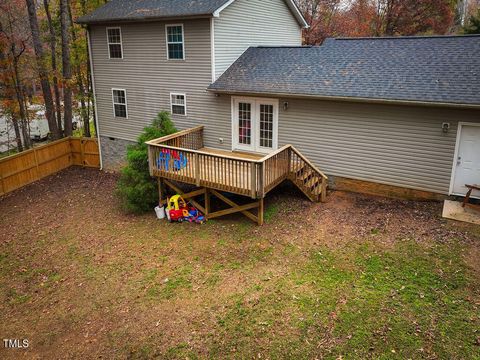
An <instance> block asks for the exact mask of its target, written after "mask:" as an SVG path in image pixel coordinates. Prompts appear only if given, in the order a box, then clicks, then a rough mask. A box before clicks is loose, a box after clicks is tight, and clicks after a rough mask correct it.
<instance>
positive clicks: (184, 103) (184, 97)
mask: <svg viewBox="0 0 480 360" xmlns="http://www.w3.org/2000/svg"><path fill="white" fill-rule="evenodd" d="M178 95H180V96H183V107H184V108H185V114H174V113H173V105H175V106H182V105H180V104H174V103H173V102H172V96H178ZM170 114H172V115H173V116H187V95H186V94H185V93H177V92H171V93H170Z"/></svg>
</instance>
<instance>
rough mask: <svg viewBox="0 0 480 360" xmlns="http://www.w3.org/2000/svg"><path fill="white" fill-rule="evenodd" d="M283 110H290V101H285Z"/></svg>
mask: <svg viewBox="0 0 480 360" xmlns="http://www.w3.org/2000/svg"><path fill="white" fill-rule="evenodd" d="M283 110H284V111H287V110H288V101H285V102H284V103H283Z"/></svg>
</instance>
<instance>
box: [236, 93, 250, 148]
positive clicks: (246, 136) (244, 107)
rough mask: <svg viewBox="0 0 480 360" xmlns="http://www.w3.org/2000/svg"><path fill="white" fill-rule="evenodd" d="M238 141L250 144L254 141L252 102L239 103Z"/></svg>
mask: <svg viewBox="0 0 480 360" xmlns="http://www.w3.org/2000/svg"><path fill="white" fill-rule="evenodd" d="M238 142H239V144H244V145H250V144H251V143H252V104H250V103H248V102H241V103H239V104H238Z"/></svg>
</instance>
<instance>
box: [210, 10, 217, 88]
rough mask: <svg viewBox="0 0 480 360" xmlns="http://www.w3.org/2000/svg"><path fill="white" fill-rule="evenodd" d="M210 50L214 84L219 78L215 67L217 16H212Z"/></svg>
mask: <svg viewBox="0 0 480 360" xmlns="http://www.w3.org/2000/svg"><path fill="white" fill-rule="evenodd" d="M210 43H211V45H210V52H211V56H212V60H211V63H212V84H213V83H214V82H215V80H216V79H217V77H216V74H215V73H216V71H217V70H216V68H215V18H214V17H212V18H210Z"/></svg>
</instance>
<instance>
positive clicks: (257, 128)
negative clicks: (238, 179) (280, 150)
mask: <svg viewBox="0 0 480 360" xmlns="http://www.w3.org/2000/svg"><path fill="white" fill-rule="evenodd" d="M232 113H233V117H232V118H233V119H232V120H233V129H232V130H233V131H232V136H233V141H232V146H233V149H234V150H243V151H251V152H260V153H268V152H270V151H272V150H275V149H277V146H278V145H277V143H278V135H277V132H278V100H274V99H259V98H248V97H245V98H236V97H235V98H233V102H232Z"/></svg>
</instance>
